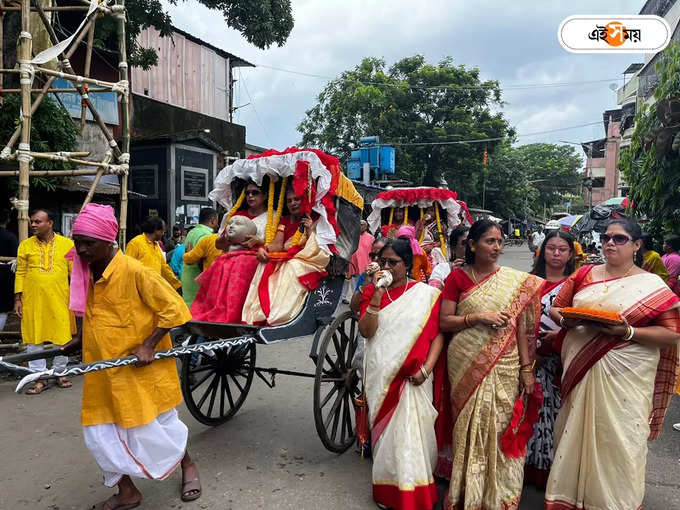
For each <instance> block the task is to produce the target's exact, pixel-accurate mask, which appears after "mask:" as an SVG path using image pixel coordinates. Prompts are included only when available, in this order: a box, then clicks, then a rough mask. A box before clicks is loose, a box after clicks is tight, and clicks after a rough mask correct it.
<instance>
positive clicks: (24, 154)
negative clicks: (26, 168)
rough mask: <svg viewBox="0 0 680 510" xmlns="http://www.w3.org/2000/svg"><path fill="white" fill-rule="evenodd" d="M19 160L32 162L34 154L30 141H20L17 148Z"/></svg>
mask: <svg viewBox="0 0 680 510" xmlns="http://www.w3.org/2000/svg"><path fill="white" fill-rule="evenodd" d="M17 161H20V162H22V163H29V164H30V163H31V161H33V156H31V145H30V144H28V143H20V144H19V148H18V149H17Z"/></svg>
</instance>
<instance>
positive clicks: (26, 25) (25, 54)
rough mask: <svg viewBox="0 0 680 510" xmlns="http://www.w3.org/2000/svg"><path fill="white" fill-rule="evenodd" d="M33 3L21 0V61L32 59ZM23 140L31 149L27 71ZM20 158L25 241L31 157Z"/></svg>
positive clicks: (26, 74)
mask: <svg viewBox="0 0 680 510" xmlns="http://www.w3.org/2000/svg"><path fill="white" fill-rule="evenodd" d="M30 7H31V4H30V0H21V32H22V34H20V35H19V48H18V50H17V51H18V53H19V55H18V56H19V58H18V59H17V60H18V61H19V62H28V61H29V60H31V55H32V53H33V51H32V46H33V45H32V39H31V38H29V37H25V36H23V34H30V33H31V22H30V19H31V16H30V14H31V8H30ZM20 76H21V78H20V85H21V114H22V118H21V142H20V143H19V148H20V149H22V150H26V151H28V150H30V148H31V117H32V112H31V83H32V81H33V80H32V77H31V74H30V73H29V72H27V71H25V70H24V71H23V72H22V73H21V75H20ZM18 159H19V200H18V201H17V212H18V220H19V241H23V240H24V239H26V238H27V237H28V187H29V180H28V172H29V170H30V166H31V163H30V159H29V158H27V157H18Z"/></svg>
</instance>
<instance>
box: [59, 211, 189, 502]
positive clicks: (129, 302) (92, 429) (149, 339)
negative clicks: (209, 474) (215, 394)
mask: <svg viewBox="0 0 680 510" xmlns="http://www.w3.org/2000/svg"><path fill="white" fill-rule="evenodd" d="M117 231H118V224H117V222H116V219H115V217H114V216H113V209H111V208H110V207H108V206H101V205H98V204H89V205H88V206H87V207H86V208H85V209H83V211H82V212H81V213H80V214H79V215H78V217H77V218H76V221H75V222H74V225H73V239H74V242H75V250H74V251H72V252H71V253H70V254H69V256H70V257H71V258H72V259H73V260H74V268H73V277H72V281H71V297H70V306H71V309H72V310H74V311H75V312H76V314H77V315H84V318H83V329H82V339H74V340H73V341H72V342H70V343H69V344H67V345H66V346H65V347H64V350H65V351H68V350H74V349H77V348H78V347H81V346H82V351H83V361H84V362H93V361H98V360H101V359H107V358H117V357H122V356H126V355H129V354H134V355H135V356H137V357H138V358H139V362H138V363H137V365H138V366H127V367H118V368H112V369H109V370H104V371H100V372H94V373H90V374H86V375H85V385H84V388H83V402H82V416H81V421H82V424H83V427H84V429H83V433H84V437H85V444H86V445H87V447H88V449H89V450H90V451H91V452H92V454H93V455H94V457H95V460H96V461H97V463H98V464H99V467H100V468H101V469H102V471H103V474H104V484H105V485H107V486H108V487H113V486H114V485H117V486H118V489H119V492H118V494H116V495H114V496H112V497H111V498H109V499H108V500H107V501H106V502H105V503H104V505H103V508H104V510H114V509H116V508H118V509H121V508H133V507H134V506H137V505H138V504H139V503H140V502H141V499H142V495H141V493H140V492H139V491H138V490H137V488H136V487H135V485H134V483H133V482H132V479H131V477H138V478H151V479H156V480H162V479H165V478H166V477H167V476H169V475H170V473H172V472H173V471H174V470H175V469H176V468H177V467H178V466H179V465H180V464H181V467H182V488H181V498H182V500H183V501H191V500H194V499H197V498H198V497H199V496H200V495H201V484H200V480H199V477H198V468H197V466H196V464H195V463H194V462H193V460H192V459H191V457H189V454H188V453H187V451H186V444H187V428H186V426H185V425H184V424H183V423H182V422H181V421H180V420H179V418H178V416H177V411H176V409H175V407H176V406H177V405H179V404H180V402H181V401H182V394H181V392H180V387H179V378H178V376H177V368H176V366H175V361H174V360H172V359H165V360H158V361H154V360H153V356H154V352H155V351H156V350H162V349H168V348H170V347H171V341H170V337H169V336H168V330H169V329H170V328H172V327H175V326H179V325H181V324H184V323H185V322H187V321H189V320H190V319H191V315H190V314H189V310H188V309H187V307H186V305H185V304H184V301H183V300H182V298H181V297H180V296H179V295H178V294H177V293H176V292H174V291H173V289H172V288H171V287H170V285H168V283H167V282H166V281H165V280H163V278H162V277H161V276H160V275H159V274H158V273H156V272H155V271H153V270H151V269H149V268H146V267H144V266H143V265H142V264H140V263H139V262H138V261H136V260H133V259H132V258H130V257H127V256H125V255H123V254H122V253H121V252H120V251H118V250H116V249H115V248H114V245H113V241H114V240H115V238H116V235H117ZM74 252H75V253H74ZM90 273H91V276H90Z"/></svg>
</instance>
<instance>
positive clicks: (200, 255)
mask: <svg viewBox="0 0 680 510" xmlns="http://www.w3.org/2000/svg"><path fill="white" fill-rule="evenodd" d="M216 239H217V234H210V235H208V236H205V237H203V238H201V240H200V241H199V242H198V243H197V244H196V246H194V247H193V248H192V249H191V251H188V252H186V253H185V254H184V263H185V264H191V265H193V264H201V265H202V268H203V269H202V270H203V271H205V270H206V269H208V268H209V267H210V266H212V264H213V262H215V261H216V260H217V257H219V256H220V255H222V254H223V253H224V252H223V251H222V250H219V249H217V248H216V247H215V240H216Z"/></svg>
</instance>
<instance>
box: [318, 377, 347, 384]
mask: <svg viewBox="0 0 680 510" xmlns="http://www.w3.org/2000/svg"><path fill="white" fill-rule="evenodd" d="M344 380H345V378H344V377H324V378H322V379H321V380H320V381H319V382H322V383H325V382H334V383H335V382H341V381H344Z"/></svg>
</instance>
